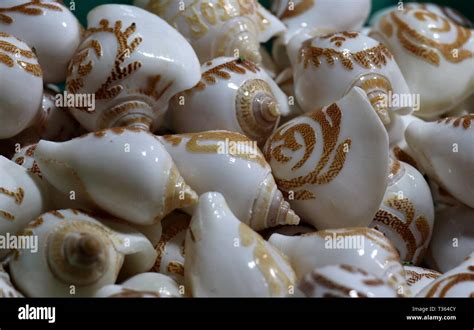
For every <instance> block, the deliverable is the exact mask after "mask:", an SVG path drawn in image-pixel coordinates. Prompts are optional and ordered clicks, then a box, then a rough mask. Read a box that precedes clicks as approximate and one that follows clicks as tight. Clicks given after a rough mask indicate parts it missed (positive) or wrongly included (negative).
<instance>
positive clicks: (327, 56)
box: [288, 31, 413, 124]
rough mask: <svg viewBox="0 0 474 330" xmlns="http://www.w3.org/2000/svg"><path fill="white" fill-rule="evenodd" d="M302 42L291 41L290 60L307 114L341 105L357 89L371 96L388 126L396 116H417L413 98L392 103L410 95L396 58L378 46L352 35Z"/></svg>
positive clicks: (362, 36) (365, 37)
mask: <svg viewBox="0 0 474 330" xmlns="http://www.w3.org/2000/svg"><path fill="white" fill-rule="evenodd" d="M300 40H301V39H300V38H294V39H292V40H291V42H290V44H289V50H288V54H289V56H290V61H291V64H292V67H293V76H294V86H295V95H296V99H297V100H298V104H299V105H300V106H301V108H302V109H303V110H304V111H313V110H314V109H316V108H319V107H322V106H326V105H328V104H330V103H332V102H336V101H337V100H339V99H340V98H342V97H343V96H344V95H345V94H346V93H348V92H349V91H350V90H351V88H352V87H354V86H357V87H360V88H362V89H363V90H364V91H365V92H366V93H367V96H368V97H369V100H370V102H371V104H372V106H373V107H374V110H375V111H376V112H377V113H378V114H379V116H380V118H381V119H382V121H383V122H384V124H389V123H390V113H391V112H394V111H396V112H397V113H401V114H407V113H409V112H411V111H412V106H413V99H412V98H406V101H407V102H406V104H404V103H405V102H398V103H395V102H392V96H393V95H411V94H410V90H409V89H408V86H407V83H406V82H405V78H403V76H402V73H401V71H400V69H399V67H398V65H397V63H396V62H395V60H394V58H393V55H392V54H391V52H390V51H389V50H388V48H387V47H385V46H384V45H383V44H381V43H379V42H378V41H377V40H374V39H372V38H370V37H368V36H365V35H363V34H360V33H358V32H347V31H344V32H337V33H331V34H326V35H323V36H317V37H314V38H311V39H308V40H305V41H304V42H301V41H300ZM399 99H400V98H399Z"/></svg>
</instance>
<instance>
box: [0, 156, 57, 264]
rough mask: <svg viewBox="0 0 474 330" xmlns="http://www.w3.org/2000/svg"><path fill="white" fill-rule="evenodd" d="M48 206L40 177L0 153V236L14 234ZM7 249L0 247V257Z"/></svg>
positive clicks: (44, 186) (44, 187) (45, 191)
mask: <svg viewBox="0 0 474 330" xmlns="http://www.w3.org/2000/svg"><path fill="white" fill-rule="evenodd" d="M48 206H49V199H48V189H47V186H46V185H45V184H44V183H43V182H41V179H39V178H38V177H37V176H36V175H34V174H32V173H29V172H28V171H27V170H26V169H25V168H23V167H21V166H19V165H17V164H15V163H14V162H12V161H10V160H8V159H6V158H5V157H3V156H0V235H5V234H10V235H17V234H18V233H19V232H21V230H23V228H24V227H26V225H27V224H28V223H29V222H30V221H31V220H33V219H35V218H36V217H38V216H39V215H40V214H41V213H43V212H44V211H46V209H47V208H48ZM7 252H8V250H0V259H1V257H2V256H4V255H5V254H6V253H7Z"/></svg>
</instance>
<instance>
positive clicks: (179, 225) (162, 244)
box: [153, 217, 191, 274]
mask: <svg viewBox="0 0 474 330" xmlns="http://www.w3.org/2000/svg"><path fill="white" fill-rule="evenodd" d="M190 221H191V219H190V218H185V217H183V218H179V219H177V220H176V221H174V222H173V223H170V224H169V225H168V226H166V227H164V228H163V232H162V234H161V238H160V241H159V242H158V244H157V245H156V248H155V249H156V252H157V255H158V256H157V258H156V261H155V265H154V266H153V271H155V272H157V273H160V272H161V261H162V259H163V257H164V255H165V254H166V246H167V244H168V243H169V242H170V241H171V240H172V239H173V238H175V237H176V235H178V234H179V233H181V232H183V231H185V230H186V229H187V228H188V227H189V222H190ZM183 256H184V253H183ZM168 268H169V265H168ZM174 269H176V268H174ZM168 271H169V272H170V273H175V272H173V271H171V270H169V269H168ZM175 274H179V273H175Z"/></svg>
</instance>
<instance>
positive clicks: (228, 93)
mask: <svg viewBox="0 0 474 330" xmlns="http://www.w3.org/2000/svg"><path fill="white" fill-rule="evenodd" d="M201 71H202V79H201V81H200V82H199V83H198V84H197V85H196V86H195V87H194V88H192V89H190V90H187V91H186V92H184V93H181V94H178V95H176V96H174V97H173V99H172V101H171V104H170V119H171V126H172V129H173V130H174V131H176V132H177V133H196V132H202V131H208V130H216V129H219V130H229V131H234V132H239V133H242V134H244V135H247V136H248V137H249V138H250V139H252V140H255V141H257V142H258V143H259V144H261V145H263V144H264V143H265V141H266V139H267V138H268V137H269V136H270V134H271V133H272V132H273V131H274V129H275V128H276V127H277V126H278V123H279V121H280V115H281V114H287V113H288V111H289V109H288V100H287V98H286V95H285V94H284V93H283V92H282V91H281V90H280V88H279V87H278V85H277V84H276V83H275V82H274V81H273V79H272V78H270V77H269V76H268V74H267V73H266V72H265V71H264V70H262V69H261V68H260V67H258V66H257V65H255V64H254V63H252V62H250V61H247V60H242V59H234V58H230V57H220V58H216V59H214V60H212V61H208V62H206V63H205V64H204V65H203V66H202V69H201Z"/></svg>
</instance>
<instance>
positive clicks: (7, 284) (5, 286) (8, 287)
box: [0, 265, 23, 298]
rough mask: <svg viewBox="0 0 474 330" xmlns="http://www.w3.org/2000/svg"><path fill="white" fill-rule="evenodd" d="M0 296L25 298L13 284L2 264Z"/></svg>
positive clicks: (0, 268) (0, 267) (0, 269)
mask: <svg viewBox="0 0 474 330" xmlns="http://www.w3.org/2000/svg"><path fill="white" fill-rule="evenodd" d="M0 298H23V295H22V294H21V293H20V292H18V290H17V289H16V288H15V287H14V286H13V284H12V282H11V281H10V276H9V275H8V273H7V272H6V271H5V269H3V266H2V265H0Z"/></svg>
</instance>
